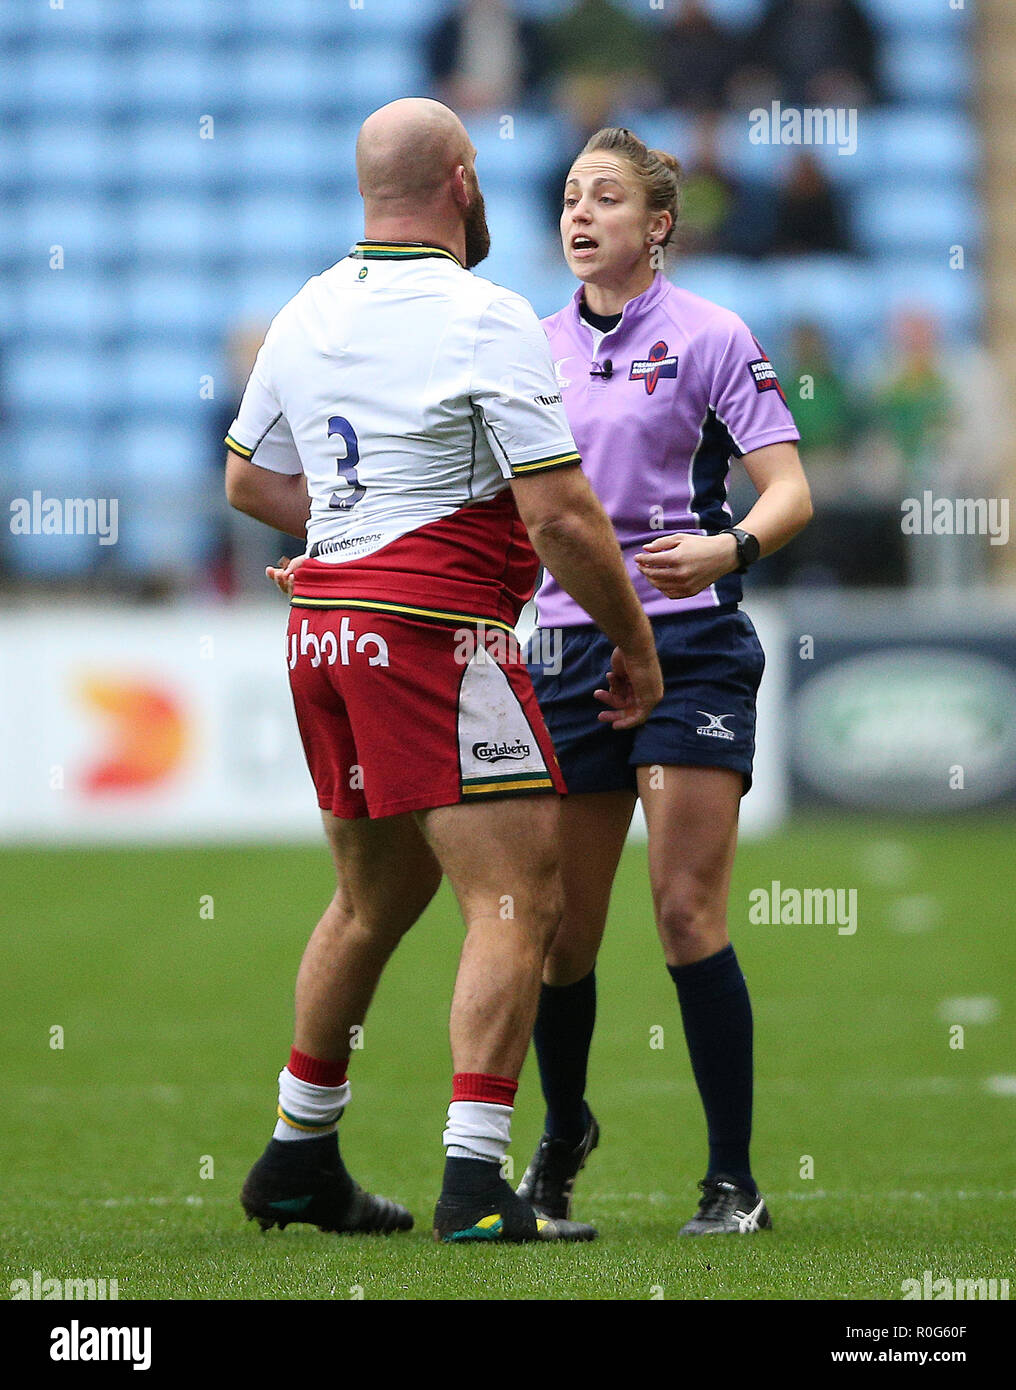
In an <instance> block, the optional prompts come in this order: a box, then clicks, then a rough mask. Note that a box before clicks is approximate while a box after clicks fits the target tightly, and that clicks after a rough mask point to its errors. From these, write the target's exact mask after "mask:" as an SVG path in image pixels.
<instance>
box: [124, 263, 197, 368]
mask: <svg viewBox="0 0 1016 1390" xmlns="http://www.w3.org/2000/svg"><path fill="white" fill-rule="evenodd" d="M121 299H122V306H123V308H122V312H123V327H124V329H125V330H127V331H128V332H130V333H133V334H135V335H136V337H137V338H138V339H139V340H140V341H142V342H143V341H144V340H145V338H146V337H151V338H163V339H168V340H176V341H177V342H178V341H179V338H180V335H186V336H187V338H188V339H189V340H190V341H191V342H194V341H199V340H200V339H201V338H202V337H204V336H206V335H208V334H209V333H214V332H215V330H216V328H217V327H218V326H219V325H220V324H221V320H220V319H219V317H218V316H219V314H220V312H221V305H220V303H219V302H218V297H217V296H213V295H210V294H209V286H208V280H207V277H205V276H202V275H198V274H191V275H182V274H180V273H179V271H175V270H170V269H166V270H161V271H160V270H154V269H153V270H148V271H137V272H135V273H133V274H130V275H128V276H126V277H125V279H124V281H123V284H122V287H121ZM205 371H206V372H210V371H212V367H211V365H208V366H206V368H205Z"/></svg>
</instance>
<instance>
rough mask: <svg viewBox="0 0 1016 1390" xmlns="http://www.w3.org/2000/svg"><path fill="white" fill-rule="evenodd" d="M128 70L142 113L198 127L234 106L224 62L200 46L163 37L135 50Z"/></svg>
mask: <svg viewBox="0 0 1016 1390" xmlns="http://www.w3.org/2000/svg"><path fill="white" fill-rule="evenodd" d="M208 8H209V9H214V8H215V6H209V7H208ZM126 66H127V71H128V74H129V82H130V87H131V92H132V95H133V98H134V102H135V104H136V106H137V109H138V111H139V112H145V113H147V112H158V113H160V114H163V115H169V114H173V115H174V116H177V115H179V116H181V117H183V116H186V117H187V118H189V119H190V120H191V121H193V123H194V125H195V126H196V125H197V122H198V119H199V117H200V116H203V115H215V114H216V113H221V112H222V110H223V107H224V106H226V105H228V106H232V105H233V104H234V101H235V97H236V89H235V87H234V85H233V83H232V81H230V80H229V76H228V74H227V73H226V72H224V70H223V63H222V60H221V59H218V58H216V57H213V55H212V53H211V52H210V51H209V49H208V48H207V47H206V46H203V45H201V44H199V43H195V44H189V43H188V42H186V40H185V39H184V38H181V39H180V40H179V41H174V40H171V39H167V38H165V37H161V36H160V37H159V38H158V39H157V40H155V41H153V42H151V43H147V44H144V45H142V46H139V47H138V48H137V49H135V50H134V51H133V52H132V53H131V55H130V57H129V59H128V61H127V64H126Z"/></svg>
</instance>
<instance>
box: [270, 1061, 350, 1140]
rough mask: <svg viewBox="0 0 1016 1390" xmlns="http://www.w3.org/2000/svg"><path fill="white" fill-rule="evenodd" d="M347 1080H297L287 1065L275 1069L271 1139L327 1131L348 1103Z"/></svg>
mask: <svg viewBox="0 0 1016 1390" xmlns="http://www.w3.org/2000/svg"><path fill="white" fill-rule="evenodd" d="M349 1096H350V1089H349V1082H348V1081H343V1083H342V1084H341V1086H318V1085H315V1084H314V1082H312V1081H301V1079H300V1078H299V1077H298V1076H294V1075H293V1073H292V1072H291V1071H290V1070H289V1068H288V1067H283V1068H282V1070H281V1071H280V1072H279V1120H278V1123H277V1124H276V1126H275V1132H274V1135H273V1137H274V1138H275V1139H282V1140H291V1139H316V1138H318V1137H319V1136H320V1135H322V1134H331V1133H332V1131H333V1130H334V1129H335V1126H336V1124H337V1123H338V1120H339V1116H340V1115H341V1114H342V1112H343V1110H344V1109H345V1108H346V1106H347V1105H348V1104H349Z"/></svg>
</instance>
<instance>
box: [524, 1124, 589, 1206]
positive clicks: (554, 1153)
mask: <svg viewBox="0 0 1016 1390" xmlns="http://www.w3.org/2000/svg"><path fill="white" fill-rule="evenodd" d="M587 1114H588V1116H589V1122H588V1124H587V1125H586V1132H585V1134H583V1136H582V1138H581V1139H580V1140H579V1142H578V1143H577V1144H574V1145H573V1144H569V1143H568V1142H567V1140H564V1139H551V1137H550V1135H549V1134H544V1135H543V1137H542V1138H541V1139H540V1142H539V1144H538V1145H537V1147H536V1152H535V1153H534V1154H533V1157H532V1158H531V1159H530V1162H529V1167H528V1168H527V1169H526V1171H525V1172H524V1173H523V1175H522V1181H521V1182H520V1183H519V1186H518V1194H519V1196H520V1197H524V1198H525V1200H526V1201H527V1202H532V1204H533V1206H534V1207H535V1208H536V1210H537V1211H538V1212H541V1213H542V1214H543V1215H544V1216H550V1217H553V1219H554V1220H555V1221H566V1220H567V1219H568V1218H569V1217H570V1216H571V1204H572V1189H573V1188H574V1186H575V1179H576V1178H577V1177H578V1175H579V1173H580V1172H581V1171H582V1169H583V1168H584V1167H585V1166H586V1159H587V1158H588V1157H589V1155H590V1154H591V1153H592V1151H593V1150H594V1149H595V1148H596V1146H597V1144H598V1143H599V1142H600V1126H599V1125H598V1124H597V1123H596V1119H595V1117H594V1116H593V1113H592V1111H591V1110H587Z"/></svg>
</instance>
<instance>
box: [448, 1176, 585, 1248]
mask: <svg viewBox="0 0 1016 1390" xmlns="http://www.w3.org/2000/svg"><path fill="white" fill-rule="evenodd" d="M491 1166H493V1165H491ZM494 1172H495V1174H497V1177H496V1178H495V1180H494V1182H493V1183H492V1184H491V1185H490V1187H489V1188H485V1189H484V1190H483V1191H481V1192H475V1193H469V1194H467V1193H456V1192H449V1191H448V1190H447V1189H446V1190H445V1191H444V1192H442V1193H441V1196H440V1197H439V1198H438V1203H437V1207H436V1208H435V1211H434V1239H435V1240H439V1241H443V1242H445V1243H446V1244H449V1245H451V1244H455V1245H460V1244H465V1243H466V1242H468V1241H486V1242H487V1243H497V1242H500V1243H509V1242H511V1243H517V1242H520V1241H527V1240H595V1238H596V1230H595V1228H594V1227H592V1226H586V1225H584V1224H583V1223H582V1222H580V1221H555V1220H553V1219H552V1218H551V1217H549V1216H544V1215H543V1214H542V1213H541V1212H538V1211H536V1210H535V1209H534V1208H533V1206H532V1205H531V1204H530V1203H529V1202H525V1201H523V1200H522V1198H521V1197H519V1196H518V1194H517V1193H515V1192H513V1191H512V1189H511V1187H510V1186H509V1184H508V1183H507V1182H505V1180H504V1178H502V1177H501V1176H500V1174H499V1172H498V1169H497V1168H494Z"/></svg>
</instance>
